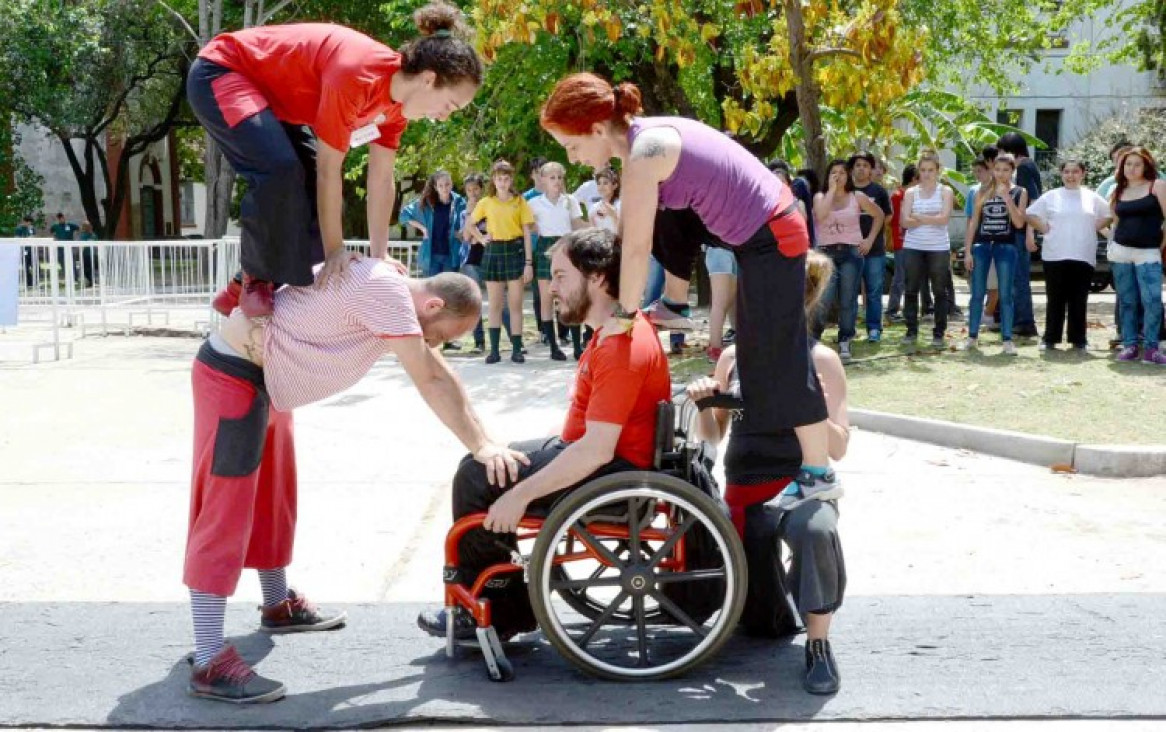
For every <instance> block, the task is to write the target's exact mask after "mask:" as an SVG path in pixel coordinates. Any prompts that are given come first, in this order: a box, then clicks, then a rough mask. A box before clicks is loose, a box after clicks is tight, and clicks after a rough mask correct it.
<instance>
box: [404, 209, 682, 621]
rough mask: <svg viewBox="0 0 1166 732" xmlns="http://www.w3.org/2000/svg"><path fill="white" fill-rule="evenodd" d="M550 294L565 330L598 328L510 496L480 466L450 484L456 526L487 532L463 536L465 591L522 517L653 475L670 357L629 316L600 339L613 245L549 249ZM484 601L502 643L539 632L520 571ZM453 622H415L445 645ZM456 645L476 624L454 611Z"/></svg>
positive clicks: (596, 242)
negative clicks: (620, 479) (563, 414)
mask: <svg viewBox="0 0 1166 732" xmlns="http://www.w3.org/2000/svg"><path fill="white" fill-rule="evenodd" d="M548 254H549V255H550V257H551V272H550V274H551V283H550V292H551V295H553V296H554V297H555V299H556V300H557V305H556V308H557V311H558V315H559V318H560V320H561V321H562V322H563V324H564V325H584V324H585V325H589V326H591V327H592V328H594V329H595V331H596V333H595V336H594V337H593V338H592V339H591V341H590V343H589V344H588V346H587V348H586V350H584V351H583V355H582V357H581V358H580V359H579V365H578V366H577V368H576V372H575V382H574V385H573V387H572V390H571V396H570V406H569V407H568V411H567V418H566V421H565V422H564V424H563V429H562V432H561V434H560V435H559V436H558V437H551V438H542V439H537V440H530V441H525V442H519V443H515V444H513V445H511V448H513V449H515V450H518V451H520V452H522V453H525V454H526V457H527V458H528V459H529V464H527V465H524V466H521V467H520V468H519V472H518V482H517V483H515V484H514V485H513V486H512V487H510V488H509V489H507V488H506V487H504V486H501V485H498V484H495V483H491V481H490V480H489V476H488V474H487V473H486V471H485V470H484V469H483V466H482V465H481V464H480V463H479V462H477V461H475V460H473V459H472V457H470V456H466V457H465V458H464V459H463V460H462V462H461V464H460V465H459V466H458V470H457V474H456V475H455V476H454V479H453V518H454V521H457V520H458V519H460V518H462V517H464V516H467V515H469V514H472V513H480V512H488V514H487V517H486V519H485V523H484V524H483V526H484V528H482V529H474V530H471V531H470V532H469V533H467V534H466V535H465V537H464V538H463V539H462V542H461V544H460V546H459V549H458V557H459V561H460V566H458V567H457V572H458V575H459V577H460V578H461V581H462V582H464V583H465V584H472V583H473V582H474V581H475V580H476V579H477V576H478V574H479V573H480V572H482V571H483V570H485V569H486V568H487V567H489V566H491V565H493V564H498V563H501V562H507V561H509V559H510V550H511V549H514V548H516V546H517V542H516V540H515V536H514V532H515V531H516V530H517V528H518V523H519V521H520V520H521V519H522V517H523V516H524V515H525V514H527V513H528V512H531V511H532V510H538V511H540V512H541V513H543V514H545V513H546V512H547V511H549V509H550V507H551V505H552V504H553V503H554V502H555V500H556V499H558V498H559V497H560V496H561V495H562V494H563V492H564V491H567V490H570V489H572V488H576V487H578V486H580V485H582V484H583V483H586V482H588V481H590V480H591V479H592V478H595V477H597V476H600V475H606V474H608V473H614V472H622V471H626V470H644V469H650V467H651V465H652V459H653V451H654V437H655V431H656V405H657V404H658V403H659V402H661V401H664V400H668V399H670V398H671V380H670V377H669V374H668V359H667V356H665V355H664V349H663V348H662V347H661V346H660V339H659V338H658V337H657V335H656V329H655V328H654V327H653V326H652V324H651V323H650V322H649V321H648V320H647V318H645V317H644V315H643V314H642V313H636V315H635V318H634V322H633V325H632V328H631V329H630V330H628V331H627V332H623V331H616V332H611V333H609V332H606V331H607V329H606V328H605V327H604V324H605V323H610V322H611V315H612V312H613V311H614V310H615V308H616V305H617V304H618V302H619V265H620V249H619V243H618V239H617V238H615V237H614V236H613V235H612V234H611V233H610V232H608V231H605V230H603V229H596V228H589V229H580V230H578V231H573V232H571V233H569V234H567V235H565V236H563V237H562V238H561V239H559V240H558V241H557V242H556V243H555V244H554V245H553V246H552V247H551V248H550V250H549V252H548ZM490 584H491V586H489V587H487V588H486V589H485V591H484V593H483V597H484V598H485V599H488V600H490V607H491V617H492V618H493V621H494V629H495V631H496V632H497V633H498V637H499V638H500V639H501V640H507V639H509V638H511V637H513V636H514V635H515V634H518V633H524V632H528V631H531V630H534V629H535V628H536V625H537V624H536V622H535V617H534V612H533V610H532V609H531V607H530V602H529V600H528V598H527V590H526V585H525V583H524V582H523V579H522V573H521V572H514V573H511V574H508V575H504V576H503V577H502V578H499V579H498V580H491V583H490ZM448 622H451V621H450V618H448V617H447V616H446V612H445V609H444V608H442V609H435V610H430V611H425V612H422V613H421V614H420V615H419V616H418V618H417V624H418V625H419V626H420V627H421V629H422V630H424V631H425V632H427V633H429V634H430V635H434V636H438V637H442V638H444V637H445V636H446V624H447V623H448ZM452 622H454V624H455V627H454V637H455V638H456V639H459V640H467V641H468V640H471V639H473V638H474V637H475V625H474V621H473V619H472V618H471V617H469V615H467V614H466V613H456V614H455V617H454V620H453V621H452Z"/></svg>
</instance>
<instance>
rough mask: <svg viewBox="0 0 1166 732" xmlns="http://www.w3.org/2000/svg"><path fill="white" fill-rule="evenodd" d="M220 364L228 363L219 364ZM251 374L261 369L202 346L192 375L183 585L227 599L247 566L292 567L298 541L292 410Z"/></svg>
mask: <svg viewBox="0 0 1166 732" xmlns="http://www.w3.org/2000/svg"><path fill="white" fill-rule="evenodd" d="M208 351H209V353H208ZM223 363H226V364H227V366H229V367H231V368H228V369H227V371H224V370H221V368H216V365H221V364H223ZM248 372H251V375H253V376H254V375H257V380H258V383H259V384H261V383H262V370H260V369H259V368H258V367H256V366H254V365H253V364H251V363H249V362H247V361H243V360H241V359H236V358H230V357H228V356H223V355H222V354H218V353H216V352H214V351H213V350H211V349H210V346H209V345H208V344H204V345H203V349H202V351H200V352H199V358H198V360H196V361H195V363H194V371H193V373H192V377H191V380H192V382H193V388H194V472H193V477H192V480H191V494H190V527H189V533H188V536H187V541H186V566H185V569H184V572H183V582H184V583H185V584H186V586H187V587H189V588H191V589H192V590H198V591H200V592H207V593H210V594H214V595H221V596H224V597H226V596H230V595H232V594H234V592H235V587H236V585H238V583H239V575H240V574H242V572H243V568H244V567H247V568H253V569H278V568H281V567H286V566H287V565H288V564H290V563H291V559H292V544H293V541H294V538H295V527H296V461H295V446H294V441H293V436H292V413H291V412H280V411H277V410H275V409H272V408H271V407H270V402H269V400H268V398H267V393H266V392H265V391H264V390H263V389H262V388H261V386H259V385H258V384H257V383H256V379H254V378H253V379H248V378H246V376H247V375H248ZM240 373H242V374H243V375H242V376H241V375H239V374H240Z"/></svg>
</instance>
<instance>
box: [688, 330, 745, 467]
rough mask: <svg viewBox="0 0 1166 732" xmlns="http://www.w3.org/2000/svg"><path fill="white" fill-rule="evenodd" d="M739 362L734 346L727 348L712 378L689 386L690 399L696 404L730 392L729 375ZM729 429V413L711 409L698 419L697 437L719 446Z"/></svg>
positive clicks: (704, 378)
mask: <svg viewBox="0 0 1166 732" xmlns="http://www.w3.org/2000/svg"><path fill="white" fill-rule="evenodd" d="M736 362H737V351H736V348H735V347H734V346H730V347H729V348H726V349H725V350H724V352H722V353H721V357H720V358H719V359H717V367H716V370H714V371H713V375H712V377H711V378H710V377H708V376H702V377H701V378H699V379H697V380H696V381H694V382H692V383H691V384H689V385H688V388H687V392H688V398H689V399H691V400H693V401H694V402H695V401H697V400H700V399H703V398H705V397H708V396H712V395H713V394H716V393H718V392H719V393H724V392H727V391H728V390H729V374H730V373H731V372H732V370H733V364H735V363H736ZM728 429H729V411H728V410H727V409H719V408H715V407H710V408H708V409H702V410H701V411H700V412H699V414H698V415H697V418H696V436H697V437H698V438H699V439H702V440H704V441H705V442H708V443H710V444H713V445H719V444H720V442H721V440H722V439H724V437H725V433H726V432H727V431H728Z"/></svg>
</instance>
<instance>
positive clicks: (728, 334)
mask: <svg viewBox="0 0 1166 732" xmlns="http://www.w3.org/2000/svg"><path fill="white" fill-rule="evenodd" d="M735 340H737V331H735V330H733V329H732V328H729V329H728V330H726V331H725V334H724V335H723V336H721V345H724V346H728V345H730V344H732V342H733V341H735Z"/></svg>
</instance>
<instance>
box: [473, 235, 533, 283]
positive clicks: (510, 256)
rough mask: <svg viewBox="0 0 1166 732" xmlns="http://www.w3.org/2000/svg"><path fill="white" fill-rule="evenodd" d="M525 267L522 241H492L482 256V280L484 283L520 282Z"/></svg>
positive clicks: (524, 252)
mask: <svg viewBox="0 0 1166 732" xmlns="http://www.w3.org/2000/svg"><path fill="white" fill-rule="evenodd" d="M525 266H526V248H525V247H524V246H523V244H522V239H511V240H510V241H492V242H490V243H489V244H488V245H486V252H485V254H483V255H482V270H481V271H482V279H483V280H484V281H486V282H509V281H511V280H521V279H522V270H523V268H524V267H525Z"/></svg>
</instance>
